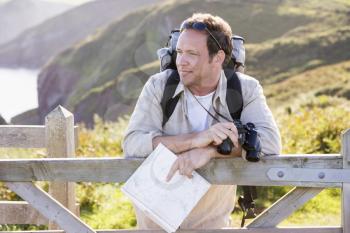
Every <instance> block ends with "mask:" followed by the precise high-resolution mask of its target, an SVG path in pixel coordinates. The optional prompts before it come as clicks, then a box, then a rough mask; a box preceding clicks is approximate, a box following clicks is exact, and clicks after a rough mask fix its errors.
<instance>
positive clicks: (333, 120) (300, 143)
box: [279, 96, 350, 154]
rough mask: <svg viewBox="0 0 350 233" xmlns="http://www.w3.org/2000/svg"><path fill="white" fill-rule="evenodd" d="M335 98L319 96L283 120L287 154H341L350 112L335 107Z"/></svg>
mask: <svg viewBox="0 0 350 233" xmlns="http://www.w3.org/2000/svg"><path fill="white" fill-rule="evenodd" d="M332 99H333V98H331V97H327V96H319V97H317V98H315V99H313V100H312V101H310V102H308V103H306V104H304V105H302V106H301V108H300V109H299V110H296V111H295V112H291V113H290V114H287V115H285V116H284V117H281V118H280V119H279V122H280V123H279V125H280V128H281V134H282V144H283V152H284V153H287V154H288V153H289V154H303V153H304V154H320V153H322V154H329V153H339V151H340V141H341V140H340V135H341V132H342V131H343V130H345V129H347V128H350V115H349V112H350V111H349V110H347V109H345V108H340V107H338V106H334V105H333V102H332Z"/></svg>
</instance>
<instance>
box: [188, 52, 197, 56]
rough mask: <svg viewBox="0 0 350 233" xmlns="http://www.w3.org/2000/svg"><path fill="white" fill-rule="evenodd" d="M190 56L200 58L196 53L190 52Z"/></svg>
mask: <svg viewBox="0 0 350 233" xmlns="http://www.w3.org/2000/svg"><path fill="white" fill-rule="evenodd" d="M189 54H190V55H191V56H198V54H197V53H195V52H189Z"/></svg>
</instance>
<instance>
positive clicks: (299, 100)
mask: <svg viewBox="0 0 350 233" xmlns="http://www.w3.org/2000/svg"><path fill="white" fill-rule="evenodd" d="M264 92H265V96H266V98H267V99H268V103H269V105H270V106H271V107H272V108H273V109H275V110H276V111H285V110H287V109H297V108H298V106H299V105H302V104H304V103H305V102H310V100H312V99H313V97H316V96H320V95H325V96H330V97H335V98H339V99H340V100H339V101H340V102H339V103H341V102H344V103H346V105H347V108H348V109H350V105H349V104H350V60H347V61H344V62H340V63H337V64H332V65H325V66H321V67H318V68H315V69H311V70H308V71H305V72H302V73H300V74H298V75H295V76H292V77H290V78H288V79H286V80H284V81H282V82H277V83H274V84H270V85H265V86H264Z"/></svg>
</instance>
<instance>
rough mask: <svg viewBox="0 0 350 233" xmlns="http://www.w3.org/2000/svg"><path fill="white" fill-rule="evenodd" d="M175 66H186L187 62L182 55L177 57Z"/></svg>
mask: <svg viewBox="0 0 350 233" xmlns="http://www.w3.org/2000/svg"><path fill="white" fill-rule="evenodd" d="M176 60H177V65H178V66H186V65H188V64H189V63H188V60H187V59H186V56H184V55H183V54H182V55H178V56H177V59H176Z"/></svg>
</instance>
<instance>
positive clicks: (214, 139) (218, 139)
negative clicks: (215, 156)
mask: <svg viewBox="0 0 350 233" xmlns="http://www.w3.org/2000/svg"><path fill="white" fill-rule="evenodd" d="M222 141H223V140H222V139H221V138H219V137H218V136H216V135H213V144H214V145H215V146H217V145H220V144H221V143H222Z"/></svg>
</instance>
